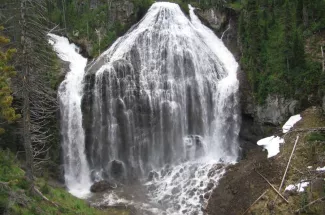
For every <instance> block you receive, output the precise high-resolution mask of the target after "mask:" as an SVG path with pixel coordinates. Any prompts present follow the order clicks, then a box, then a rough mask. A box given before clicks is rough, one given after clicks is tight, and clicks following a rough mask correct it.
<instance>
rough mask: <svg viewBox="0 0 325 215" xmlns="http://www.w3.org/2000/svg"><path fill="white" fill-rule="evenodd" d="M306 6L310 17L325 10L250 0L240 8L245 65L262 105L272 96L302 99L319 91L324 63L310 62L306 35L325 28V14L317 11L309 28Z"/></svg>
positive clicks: (294, 3)
mask: <svg viewBox="0 0 325 215" xmlns="http://www.w3.org/2000/svg"><path fill="white" fill-rule="evenodd" d="M316 2H317V3H315V4H318V5H319V7H320V6H325V4H324V3H325V1H323V0H320V1H316ZM236 4H238V2H237V3H236ZM306 7H307V8H308V12H309V13H308V17H309V16H312V17H314V18H315V16H314V15H312V14H314V12H315V11H319V10H320V11H324V7H323V8H322V9H320V8H318V7H317V8H316V7H314V6H311V4H309V3H307V2H305V1H304V2H302V1H295V0H286V1H269V0H260V1H257V0H246V1H242V3H241V6H239V5H237V8H241V11H240V16H239V30H238V31H239V35H240V41H241V46H242V53H243V56H242V59H241V63H242V67H243V69H244V70H245V71H246V73H247V75H248V78H249V81H250V84H251V86H252V89H253V91H254V94H255V97H256V100H257V101H258V102H259V103H263V102H264V101H265V99H266V97H267V96H268V95H269V94H280V95H283V96H285V97H296V98H298V99H301V98H304V97H307V96H308V95H309V94H310V93H315V92H317V90H318V89H319V86H320V80H319V76H320V72H321V70H320V63H318V62H314V61H312V59H307V56H306V54H305V39H306V38H305V36H306V32H314V31H315V30H320V29H324V26H323V24H322V23H323V19H324V18H325V15H324V13H323V15H321V14H320V13H318V12H316V14H318V15H317V17H318V18H317V19H316V20H315V19H313V22H312V23H313V24H311V23H309V24H308V25H306V26H305V25H304V23H306V22H307V21H306V20H309V21H310V19H308V17H307V18H306V14H305V15H303V11H302V10H306V9H304V8H306ZM304 16H305V17H304ZM314 26H317V27H314Z"/></svg>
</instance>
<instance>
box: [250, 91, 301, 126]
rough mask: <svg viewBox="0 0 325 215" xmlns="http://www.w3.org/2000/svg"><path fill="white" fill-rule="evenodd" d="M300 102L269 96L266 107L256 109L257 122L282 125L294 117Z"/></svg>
mask: <svg viewBox="0 0 325 215" xmlns="http://www.w3.org/2000/svg"><path fill="white" fill-rule="evenodd" d="M298 107H299V102H298V101H297V100H294V99H286V98H284V97H282V96H277V95H272V96H271V95H269V96H268V97H267V99H266V101H265V104H264V105H258V106H257V107H256V120H257V121H258V122H261V123H264V124H272V125H280V124H281V123H283V122H284V121H285V120H286V119H287V118H288V117H290V116H292V115H294V114H295V113H296V111H297V108H298Z"/></svg>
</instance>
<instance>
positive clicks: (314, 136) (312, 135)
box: [307, 132, 325, 142]
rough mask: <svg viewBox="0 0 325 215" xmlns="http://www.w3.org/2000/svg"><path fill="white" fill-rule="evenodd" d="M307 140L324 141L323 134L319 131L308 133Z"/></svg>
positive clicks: (324, 136) (324, 135)
mask: <svg viewBox="0 0 325 215" xmlns="http://www.w3.org/2000/svg"><path fill="white" fill-rule="evenodd" d="M307 141H310V142H313V141H325V134H323V133H319V132H313V133H310V134H309V135H308V136H307Z"/></svg>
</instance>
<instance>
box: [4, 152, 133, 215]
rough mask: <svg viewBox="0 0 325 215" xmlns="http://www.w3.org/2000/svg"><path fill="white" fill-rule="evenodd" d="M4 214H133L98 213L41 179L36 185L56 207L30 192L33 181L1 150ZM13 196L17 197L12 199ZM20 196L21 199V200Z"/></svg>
mask: <svg viewBox="0 0 325 215" xmlns="http://www.w3.org/2000/svg"><path fill="white" fill-rule="evenodd" d="M0 163H1V165H0V182H2V183H6V182H8V185H2V184H0V214H17V215H18V214H22V215H44V214H46V215H63V214H64V215H78V214H87V215H104V214H110V215H129V214H130V213H131V212H130V210H129V209H114V208H111V209H106V210H97V209H95V208H92V207H89V205H88V204H87V203H86V202H85V201H84V200H82V199H78V198H76V197H74V196H72V195H71V194H69V193H68V192H67V191H66V190H65V189H63V188H57V187H52V186H50V185H49V184H48V183H47V182H46V181H45V180H44V179H40V178H39V179H37V180H36V181H35V186H36V187H37V188H38V189H39V190H40V191H41V192H42V194H43V195H45V196H46V197H47V198H48V199H50V200H51V201H53V202H55V203H56V204H58V205H59V207H55V206H54V205H53V204H50V203H49V202H48V201H44V200H43V198H42V197H40V196H39V195H36V194H35V193H34V192H32V191H30V189H29V188H30V186H29V184H28V183H29V182H27V180H25V177H24V172H23V171H22V170H21V169H20V168H19V166H18V165H17V163H16V162H15V157H14V155H13V154H12V153H11V152H10V151H8V150H6V151H4V150H2V149H1V148H0ZM9 196H11V197H13V198H9ZM18 197H19V198H18Z"/></svg>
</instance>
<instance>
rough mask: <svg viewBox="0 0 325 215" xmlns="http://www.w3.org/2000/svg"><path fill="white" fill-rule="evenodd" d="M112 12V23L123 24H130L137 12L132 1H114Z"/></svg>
mask: <svg viewBox="0 0 325 215" xmlns="http://www.w3.org/2000/svg"><path fill="white" fill-rule="evenodd" d="M110 12H111V13H110V20H111V21H112V22H115V21H118V22H120V23H122V24H128V23H129V22H130V21H131V20H130V18H131V17H132V16H133V15H134V12H135V7H134V3H133V1H130V0H118V1H113V2H112V4H111V9H110Z"/></svg>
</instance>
